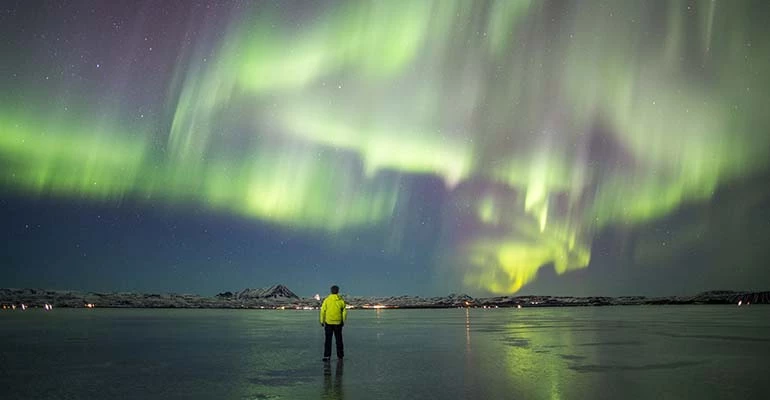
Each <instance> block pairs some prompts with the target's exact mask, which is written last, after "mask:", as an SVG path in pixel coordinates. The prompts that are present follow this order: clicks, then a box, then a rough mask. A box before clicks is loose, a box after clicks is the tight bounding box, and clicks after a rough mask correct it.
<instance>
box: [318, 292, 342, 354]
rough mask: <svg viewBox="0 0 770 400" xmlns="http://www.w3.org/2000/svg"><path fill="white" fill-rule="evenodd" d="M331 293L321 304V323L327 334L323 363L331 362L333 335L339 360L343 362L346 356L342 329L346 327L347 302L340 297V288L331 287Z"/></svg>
mask: <svg viewBox="0 0 770 400" xmlns="http://www.w3.org/2000/svg"><path fill="white" fill-rule="evenodd" d="M331 292H332V293H331V294H330V295H328V296H326V298H325V299H324V302H323V304H321V315H320V321H321V326H323V327H324V333H325V334H326V337H325V340H324V358H323V361H329V358H330V357H331V356H332V335H334V339H335V342H336V343H337V358H339V359H340V360H342V358H343V357H344V356H345V353H344V351H343V345H342V327H343V326H344V325H345V319H346V318H347V316H348V310H347V309H346V308H345V301H344V300H342V297H340V295H339V292H340V288H339V287H338V286H337V285H334V286H332V287H331Z"/></svg>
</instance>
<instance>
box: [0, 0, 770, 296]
mask: <svg viewBox="0 0 770 400" xmlns="http://www.w3.org/2000/svg"><path fill="white" fill-rule="evenodd" d="M768 7H769V6H768V4H767V3H766V2H762V1H736V2H729V1H713V0H700V1H695V0H692V1H673V0H672V1H658V2H642V1H526V0H510V1H506V0H499V1H476V2H471V1H464V0H436V1H427V0H426V1H400V0H393V1H322V2H299V1H287V2H229V1H222V2H195V3H188V2H184V1H181V2H160V1H147V2H140V3H136V4H134V3H131V4H113V3H111V2H105V3H100V2H89V1H74V2H55V3H54V2H34V1H33V2H16V3H13V2H12V3H11V4H6V5H4V6H3V9H2V10H0V26H1V27H0V32H2V37H3V38H4V39H3V43H2V44H1V45H0V46H2V47H0V56H1V57H2V61H0V91H2V93H4V95H3V96H2V98H1V99H0V188H1V190H2V193H4V195H3V198H6V199H8V200H7V201H6V207H5V210H4V211H3V214H0V215H5V217H3V218H4V219H5V218H6V217H7V218H9V220H10V221H12V225H11V227H10V228H9V230H8V232H6V234H5V235H6V236H5V238H6V239H8V240H9V241H10V242H14V243H17V244H18V243H22V242H23V244H19V245H18V246H10V247H9V248H7V249H6V250H3V251H4V252H5V253H6V254H5V255H4V257H5V259H6V260H7V261H6V262H5V263H4V265H3V269H5V270H7V271H26V272H24V273H20V274H19V275H17V277H16V279H15V280H12V282H11V283H12V284H13V285H12V286H18V285H27V286H29V285H32V286H34V285H35V284H36V281H35V280H34V278H33V276H38V275H40V274H39V272H40V271H48V272H49V273H50V272H51V268H61V269H67V268H74V269H76V270H78V271H81V272H78V273H77V274H75V276H76V277H77V276H79V274H81V273H82V274H89V273H93V271H92V269H93V268H97V269H101V268H107V269H110V268H112V267H106V266H105V267H96V265H102V266H104V265H107V264H111V263H112V262H111V260H115V259H120V262H118V263H116V265H118V266H115V267H114V268H115V269H116V270H120V271H119V272H116V274H119V275H121V276H124V277H125V276H131V277H132V278H130V279H126V278H116V276H118V275H113V274H111V273H105V272H101V273H100V274H101V275H100V276H102V278H100V279H101V280H100V281H99V282H98V283H93V284H92V285H93V286H97V287H99V288H108V289H109V288H110V285H113V286H114V287H119V288H121V289H126V290H134V289H142V288H147V287H151V288H155V287H156V286H152V285H153V284H148V283H147V281H150V280H152V279H155V278H151V277H152V276H155V275H153V274H160V275H163V276H167V278H164V279H166V280H164V282H166V286H171V287H172V289H175V288H179V290H182V289H185V288H193V289H196V290H201V291H209V292H215V291H217V290H225V289H228V288H233V287H238V286H244V287H245V286H252V287H253V286H266V285H268V284H271V283H273V282H274V281H275V280H278V279H283V280H285V281H283V282H280V283H284V284H286V285H288V286H289V287H291V288H293V289H294V288H299V290H297V291H298V292H302V290H306V291H313V290H315V291H320V290H322V289H316V288H317V287H319V286H320V287H326V286H327V281H328V280H329V278H328V275H332V276H339V279H338V280H339V281H340V283H341V284H342V286H343V287H345V286H348V287H351V286H352V287H353V288H355V289H351V291H354V292H356V293H367V292H372V291H373V292H377V291H379V292H387V293H394V294H395V293H401V292H424V293H433V292H438V293H443V292H444V291H446V290H451V291H466V292H470V293H494V294H510V293H516V292H519V291H521V290H523V289H524V290H527V289H530V290H553V291H555V292H560V293H567V294H573V293H580V294H585V293H586V292H588V291H595V292H597V293H596V294H602V293H614V292H625V293H627V292H629V291H630V290H634V291H635V293H633V294H636V293H657V292H671V291H677V290H680V291H686V290H690V291H692V290H706V289H716V288H723V287H722V286H719V285H727V287H725V288H731V289H749V288H750V286H752V285H755V286H757V287H758V288H760V289H767V288H766V285H767V283H770V278H769V277H768V272H767V271H766V264H767V261H768V251H767V250H766V249H764V247H766V246H764V245H763V244H762V241H761V240H760V241H759V242H758V241H757V239H758V238H761V237H763V235H764V234H767V233H770V219H769V218H768V214H767V212H765V211H763V210H764V207H762V205H768V204H770V203H769V202H768V198H769V197H768V194H769V193H770V192H768V189H766V188H765V186H766V184H763V182H766V177H767V176H768V175H767V171H768V168H770V165H768V155H770V152H769V151H770V132H768V128H770V113H768V112H767V111H766V110H765V107H766V105H767V104H770V77H769V76H770V75H768V74H767V73H766V71H768V70H770V40H768V39H770V36H769V35H770V32H769V31H768V27H767V24H766V22H765V21H763V18H762V17H761V16H762V15H765V12H766V11H770V10H768ZM28 202H29V204H33V205H29V204H27V203H28ZM7 204H11V205H13V207H10V206H7ZM19 204H24V205H23V206H17V205H19ZM35 204H36V205H35ZM51 204H57V206H56V207H50V205H51ZM58 204H65V205H64V206H58ZM52 208H53V209H55V210H59V211H56V212H62V213H64V214H63V215H70V216H71V215H76V214H78V213H86V214H88V213H91V212H92V211H88V210H99V212H98V215H102V214H104V213H106V214H110V215H113V216H114V218H115V219H116V220H118V221H120V220H121V218H122V217H121V216H122V214H121V213H124V212H126V211H125V210H131V211H130V213H134V214H142V213H145V212H146V213H148V214H151V215H156V214H154V213H157V212H158V211H157V210H159V209H160V210H166V211H164V212H167V213H169V214H164V215H166V217H161V219H162V218H169V219H170V220H173V221H177V220H183V219H185V218H187V217H185V215H194V216H195V217H194V218H197V219H196V221H200V218H203V219H205V221H207V222H206V224H210V226H209V227H208V228H205V229H207V230H208V229H209V228H210V229H211V230H212V231H218V232H220V235H218V236H217V237H216V238H202V237H198V236H195V235H192V234H190V233H184V232H175V233H174V235H173V238H171V239H170V238H169V237H167V236H166V234H165V233H158V232H154V231H153V228H152V226H153V225H143V226H142V227H140V229H145V230H147V232H145V235H147V237H149V239H147V241H146V242H145V241H143V240H137V239H128V240H125V237H126V236H127V235H130V232H127V231H126V229H128V230H129V231H130V229H131V228H128V227H122V226H121V224H122V223H121V222H117V223H115V224H113V225H111V227H110V228H109V229H107V230H104V228H99V227H96V226H91V225H89V224H88V223H86V224H85V225H83V226H84V228H83V229H82V230H81V231H82V232H83V233H81V234H82V235H83V238H82V241H83V242H86V243H88V246H90V247H97V248H100V249H101V250H99V251H97V253H99V254H101V259H99V260H98V261H94V260H89V261H83V260H80V259H79V257H80V256H79V255H80V254H81V252H80V250H74V251H72V254H71V255H70V256H67V254H68V251H69V250H67V251H65V250H61V248H60V246H53V247H50V248H51V249H54V248H55V249H56V250H51V252H60V253H62V254H61V259H62V260H65V261H62V262H61V263H58V266H57V267H51V266H50V265H48V266H45V267H41V266H40V265H41V264H44V263H45V261H43V259H38V258H36V257H35V256H34V255H31V254H30V252H31V251H30V250H29V249H31V248H34V247H36V246H37V247H38V248H40V249H41V251H40V252H42V253H47V252H49V251H47V250H46V249H47V248H48V247H49V246H51V243H53V242H56V241H57V235H61V234H63V233H62V232H60V231H57V230H56V229H59V228H55V229H54V230H53V231H50V232H49V233H48V234H47V235H41V236H37V237H34V238H33V237H32V236H24V235H27V233H24V230H23V229H22V228H24V229H27V228H26V226H27V225H28V223H25V222H24V220H25V218H27V219H33V220H34V219H35V218H44V219H46V218H47V219H48V221H50V220H55V219H56V218H55V215H57V214H56V212H54V211H51V209H52ZM61 208H64V209H65V210H64V211H61ZM73 209H76V210H77V211H72V210H73ZM84 209H85V211H83V210H84ZM19 210H22V211H19ZM41 210H42V211H41ZM121 210H123V211H121ZM41 214H42V215H44V216H45V217H39V215H41ZM168 215H172V216H168ZM36 216H37V217H36ZM100 218H101V217H100ZM235 221H239V222H235ZM68 223H69V224H75V225H77V224H78V221H71V222H68ZM196 223H197V222H196ZM233 223H237V224H248V225H247V226H248V227H243V226H240V225H239V226H240V227H239V228H238V229H236V231H237V232H233V231H232V230H230V228H227V227H223V226H222V225H221V224H233ZM13 224H15V225H13ZM149 224H152V223H149ZM174 224H175V223H174ZM181 224H182V225H184V223H181ZM134 228H136V226H134ZM62 229H63V228H62ZM73 229H74V228H73ZM728 234H729V236H727V235H728ZM153 235H156V236H153ZM191 235H192V236H191ZM723 235H724V236H723ZM193 236H194V237H193ZM25 237H26V239H23V238H25ZM117 238H124V239H120V240H118V239H117ZM153 238H154V239H153ZM68 240H69V239H68ZM100 240H101V241H104V243H113V244H111V245H105V244H104V243H100ZM121 240H123V241H122V242H121ZM154 240H157V241H171V242H174V241H180V242H185V244H180V245H179V246H175V245H174V244H173V243H170V244H169V245H168V247H167V248H163V249H161V250H158V249H154V250H153V247H152V246H148V243H149V242H152V241H154ZM287 240H289V241H291V242H292V243H294V244H293V245H292V246H293V247H292V248H291V249H284V250H281V247H280V246H282V245H283V244H284V243H285V242H286V241H287ZM116 241H118V242H121V243H123V244H122V245H117V246H116V245H114V243H115V242H116ZM211 241H213V242H215V243H218V244H217V245H211V246H210V247H209V245H208V244H207V245H201V243H210V242H211ZM10 242H9V243H10ZM75 242H77V243H76V244H77V245H78V246H81V245H83V244H82V243H80V241H78V240H75ZM254 242H259V244H258V245H257V244H255V243H254ZM720 243H722V244H724V245H725V248H724V249H722V250H720V252H719V254H718V255H717V254H716V251H715V250H714V248H715V246H716V247H719V244H720ZM74 244H75V243H73V245H74ZM728 244H729V246H727V245H728ZM231 246H235V247H231ZM747 246H748V247H747ZM116 247H122V249H119V250H118V249H115V248H116ZM191 247H192V248H196V247H197V248H198V250H194V251H192V250H190V248H191ZM236 247H237V249H235V248H236ZM242 247H245V248H247V249H248V248H251V249H252V250H251V251H247V250H243V249H242ZM201 248H202V249H208V250H201ZM24 249H26V250H24ZM105 249H115V250H113V251H109V250H105ZM234 249H235V250H234ZM238 249H240V250H238ZM307 249H313V250H307ZM206 251H209V252H210V253H206ZM232 253H237V254H241V256H240V257H234V258H230V257H229V256H227V255H226V254H232ZM129 254H130V256H129ZM319 255H324V256H319ZM125 258H130V262H129V261H126V260H125ZM171 259H175V260H179V261H178V262H173V263H172V262H169V261H168V260H171ZM79 262H83V263H85V264H82V265H81V266H77V265H76V264H78V263H79ZM735 263H739V264H740V265H739V266H737V265H735ZM171 264H173V266H172V265H171ZM138 265H141V266H138ZM41 268H42V269H41ZM543 268H545V269H543ZM172 269H173V271H174V272H173V273H172V272H168V273H165V272H158V271H171V270H172ZM88 271H92V272H88ZM147 271H155V272H152V273H150V272H147ZM211 271H216V272H214V273H212V272H211ZM286 271H292V272H291V273H287V272H286ZM544 271H546V273H545V275H546V276H545V277H543V276H542V274H543V273H544ZM547 271H553V275H554V276H551V277H548V276H547V275H548V272H547ZM592 271H593V272H592ZM204 272H206V273H209V274H212V275H216V276H219V277H220V278H219V279H218V280H216V281H215V282H216V286H211V285H215V283H211V285H209V284H208V283H206V281H207V278H205V277H204V276H205V274H204ZM57 274H61V272H58V273H57ZM539 274H541V278H538V275H539ZM64 275H67V274H64ZM57 276H58V275H57ZM222 276H226V277H227V278H221V277H222ZM597 276H598V277H597ZM610 276H615V277H616V278H617V279H615V280H611V279H609V278H608V277H610ZM692 276H697V277H698V279H697V280H696V282H695V283H694V282H693V280H692V279H690V278H688V277H692ZM654 277H657V278H654ZM727 277H729V278H727ZM67 279H70V281H67V282H68V283H66V284H64V285H68V286H69V287H72V286H76V285H77V283H76V282H77V279H76V278H67ZM549 279H550V280H549ZM655 279H660V280H661V281H669V282H667V283H666V284H665V285H663V286H660V287H656V283H655V282H657V281H656V280H655ZM546 281H547V282H546ZM621 281H622V282H625V283H623V284H620V283H618V282H621ZM634 281H635V282H637V284H634ZM45 282H48V281H45ZM171 282H183V283H179V284H178V286H174V285H175V284H174V283H171ZM244 282H245V283H244ZM763 284H764V285H763ZM3 286H6V285H3ZM222 286H225V287H222ZM733 286H738V287H733ZM553 294H558V293H553Z"/></svg>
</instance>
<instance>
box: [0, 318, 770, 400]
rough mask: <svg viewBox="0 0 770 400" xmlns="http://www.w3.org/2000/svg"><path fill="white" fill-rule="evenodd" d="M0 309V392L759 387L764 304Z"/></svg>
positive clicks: (489, 394)
mask: <svg viewBox="0 0 770 400" xmlns="http://www.w3.org/2000/svg"><path fill="white" fill-rule="evenodd" d="M316 313H317V311H296V310H291V311H289V310H286V311H276V310H138V309H133V310H132V309H120V310H118V309H115V310H109V309H93V310H80V309H78V310H65V309H57V310H54V311H52V312H43V311H40V310H28V311H26V312H20V311H18V310H17V311H6V312H0V398H2V399H31V398H61V399H69V398H72V399H75V398H89V399H122V398H125V399H130V398H143V399H214V398H217V399H318V398H322V399H388V400H391V399H463V398H465V399H598V398H606V399H618V398H623V399H629V398H639V399H648V398H764V397H766V396H767V394H768V392H770V384H769V383H768V381H770V380H768V379H767V377H768V376H770V363H768V361H767V355H768V354H770V307H769V306H751V307H742V308H737V307H734V306H633V307H589V308H548V309H546V308H536V309H534V308H533V309H443V310H351V311H350V313H349V316H348V318H349V320H348V322H347V323H346V324H345V331H344V334H345V345H346V349H345V354H346V359H345V361H344V364H341V363H339V362H338V361H336V360H334V359H333V360H332V361H331V363H328V364H325V363H322V362H321V361H320V358H321V355H322V343H323V330H322V329H321V327H320V326H319V325H318V322H317V317H318V316H317V314H316Z"/></svg>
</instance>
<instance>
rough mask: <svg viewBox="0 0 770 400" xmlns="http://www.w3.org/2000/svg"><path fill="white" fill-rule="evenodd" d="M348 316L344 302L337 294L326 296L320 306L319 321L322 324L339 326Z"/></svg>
mask: <svg viewBox="0 0 770 400" xmlns="http://www.w3.org/2000/svg"><path fill="white" fill-rule="evenodd" d="M347 316H348V310H347V309H346V308H345V300H342V297H340V295H338V294H330V295H328V296H326V298H325V299H324V302H323V304H321V315H320V318H319V320H320V321H321V323H322V324H329V325H340V324H342V323H343V322H345V319H346V318H347Z"/></svg>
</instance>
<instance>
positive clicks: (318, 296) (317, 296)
mask: <svg viewBox="0 0 770 400" xmlns="http://www.w3.org/2000/svg"><path fill="white" fill-rule="evenodd" d="M313 297H314V298H315V299H316V300H321V295H320V294H318V293H316V294H315V296H313Z"/></svg>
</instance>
